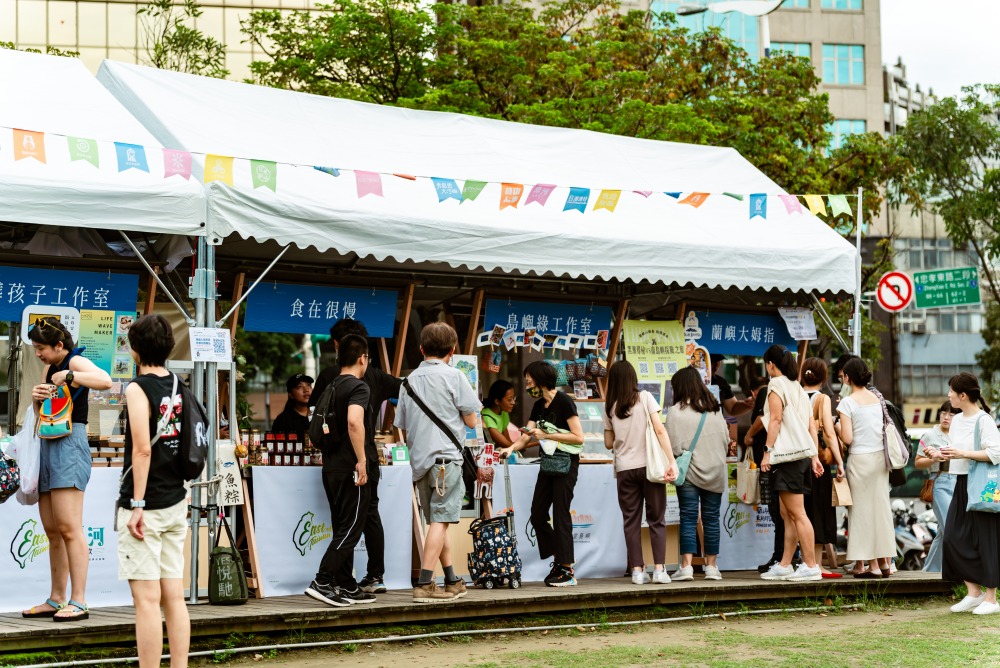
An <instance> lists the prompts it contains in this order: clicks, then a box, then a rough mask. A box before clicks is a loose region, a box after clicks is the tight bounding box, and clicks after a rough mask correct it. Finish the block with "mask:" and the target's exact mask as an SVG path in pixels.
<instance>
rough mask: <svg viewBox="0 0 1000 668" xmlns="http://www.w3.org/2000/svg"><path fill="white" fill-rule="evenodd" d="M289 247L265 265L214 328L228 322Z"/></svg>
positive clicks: (213, 271)
mask: <svg viewBox="0 0 1000 668" xmlns="http://www.w3.org/2000/svg"><path fill="white" fill-rule="evenodd" d="M291 247H292V246H291V244H289V245H287V246H285V247H284V248H282V249H281V252H280V253H278V257H276V258H274V259H273V260H271V264H269V265H267V269H265V270H264V271H263V273H261V275H260V276H258V277H257V280H256V281H254V282H253V284H252V285H251V286H250V287H249V288H247V291H246V292H244V293H243V296H242V297H240V298H239V299H238V300H237V301H236V303H235V304H233V307H232V308H231V309H229V311H228V312H227V313H226V315H224V316H222V317H221V318H219V320H218V322H216V323H215V326H216V327H222V325H223V324H225V322H226V320H229V316H231V315H232V314H233V312H234V311H236V309H238V308H239V307H240V304H242V303H243V300H245V299H246V298H247V297H248V296H249V295H250V293H251V292H253V289H254V288H256V287H257V284H258V283H260V282H261V281H262V280H264V277H265V276H267V274H268V272H269V271H271V269H273V268H274V265H276V264H278V260H280V259H281V257H282V256H283V255H284V254H285V253H287V252H288V249H289V248H291ZM212 275H213V276H214V275H215V248H214V247H212ZM213 301H214V298H213Z"/></svg>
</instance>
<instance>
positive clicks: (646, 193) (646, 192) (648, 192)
mask: <svg viewBox="0 0 1000 668" xmlns="http://www.w3.org/2000/svg"><path fill="white" fill-rule="evenodd" d="M632 192H634V193H635V194H636V195H642V196H643V197H645V198H646V199H649V196H650V195H652V194H653V191H652V190H633V191H632Z"/></svg>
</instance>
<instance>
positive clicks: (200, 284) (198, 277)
mask: <svg viewBox="0 0 1000 668" xmlns="http://www.w3.org/2000/svg"><path fill="white" fill-rule="evenodd" d="M207 248H208V244H207V243H205V239H204V237H202V238H199V239H198V263H197V266H196V269H195V272H194V281H192V284H191V291H190V293H189V296H190V297H191V299H192V301H194V325H195V326H196V327H204V326H205V323H206V321H207V318H206V315H205V313H206V308H205V307H206V304H205V292H206V290H205V287H204V281H205V278H206V276H205V273H206V268H207V265H206V262H207V259H208V257H207V255H208V254H207V253H206V249H207ZM212 289H213V290H214V289H215V282H214V281H213V282H212ZM191 391H192V392H193V393H194V396H196V397H198V398H199V399H200V398H203V397H204V396H205V363H204V362H195V363H194V371H193V372H192V374H191ZM209 434H211V429H209ZM211 454H212V453H211V450H209V455H211ZM209 460H210V461H211V456H209ZM193 489H195V490H197V493H195V492H193V491H192V493H191V582H190V590H189V592H188V603H190V604H192V605H194V604H197V603H198V551H199V547H200V546H199V544H198V543H199V538H200V530H201V511H200V510H199V508H201V507H202V504H203V498H202V494H203V492H202V489H203V488H202V487H195V488H193Z"/></svg>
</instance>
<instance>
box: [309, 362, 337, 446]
mask: <svg viewBox="0 0 1000 668" xmlns="http://www.w3.org/2000/svg"><path fill="white" fill-rule="evenodd" d="M339 380H340V378H339V377H338V378H335V379H334V380H333V382H332V383H330V384H329V385H327V386H326V388H324V389H323V393H322V394H320V395H319V401H317V402H316V410H315V411H314V412H313V416H312V419H311V420H309V440H310V441H311V442H312V444H313V445H315V446H317V447H318V448H319V449H320V450H333V449H334V448H335V447H336V446H337V444H338V443H340V431H339V429H337V411H336V409H335V406H334V403H333V402H334V399H336V398H337V385H338V382H337V381H339Z"/></svg>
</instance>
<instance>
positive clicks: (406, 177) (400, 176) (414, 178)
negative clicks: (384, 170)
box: [393, 174, 417, 181]
mask: <svg viewBox="0 0 1000 668" xmlns="http://www.w3.org/2000/svg"><path fill="white" fill-rule="evenodd" d="M393 176H395V177H398V178H401V179H406V180H407V181H416V180H417V177H415V176H413V175H412V174H393Z"/></svg>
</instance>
